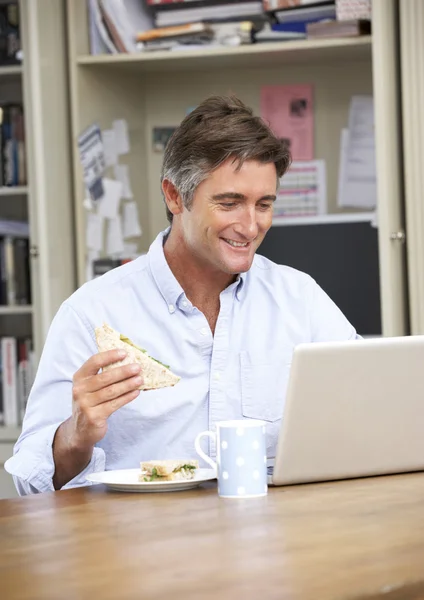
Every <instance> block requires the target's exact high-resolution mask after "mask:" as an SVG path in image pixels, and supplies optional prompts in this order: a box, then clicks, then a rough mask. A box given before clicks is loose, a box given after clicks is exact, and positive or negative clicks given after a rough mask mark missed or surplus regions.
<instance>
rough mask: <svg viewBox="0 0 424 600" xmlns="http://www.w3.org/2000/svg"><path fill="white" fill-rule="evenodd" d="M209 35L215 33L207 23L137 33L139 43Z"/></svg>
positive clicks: (159, 28)
mask: <svg viewBox="0 0 424 600" xmlns="http://www.w3.org/2000/svg"><path fill="white" fill-rule="evenodd" d="M200 33H201V34H207V35H208V36H210V37H213V31H212V30H211V28H210V27H209V26H208V25H205V23H187V24H184V25H174V26H168V27H158V28H156V29H150V30H149V31H144V32H140V33H137V36H136V39H137V42H150V41H152V40H157V39H164V38H176V37H180V36H188V35H198V34H200Z"/></svg>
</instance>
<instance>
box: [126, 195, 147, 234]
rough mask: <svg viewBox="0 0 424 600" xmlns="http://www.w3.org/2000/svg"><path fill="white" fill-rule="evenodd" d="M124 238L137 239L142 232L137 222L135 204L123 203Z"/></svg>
mask: <svg viewBox="0 0 424 600" xmlns="http://www.w3.org/2000/svg"><path fill="white" fill-rule="evenodd" d="M123 230H124V238H129V237H139V236H140V235H142V233H143V232H142V230H141V227H140V223H139V220H138V208H137V204H136V203H135V202H125V204H124V223H123Z"/></svg>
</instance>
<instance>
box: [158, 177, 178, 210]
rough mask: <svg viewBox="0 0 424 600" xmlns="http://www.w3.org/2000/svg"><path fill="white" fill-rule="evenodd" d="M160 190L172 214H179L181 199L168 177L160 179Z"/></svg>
mask: <svg viewBox="0 0 424 600" xmlns="http://www.w3.org/2000/svg"><path fill="white" fill-rule="evenodd" d="M162 192H163V195H164V196H165V201H166V204H167V206H168V208H169V210H170V211H171V213H172V214H173V215H179V214H181V213H182V212H183V201H182V199H181V196H180V194H179V192H178V190H177V188H176V187H175V185H174V184H173V183H171V182H170V181H169V179H164V180H163V181H162Z"/></svg>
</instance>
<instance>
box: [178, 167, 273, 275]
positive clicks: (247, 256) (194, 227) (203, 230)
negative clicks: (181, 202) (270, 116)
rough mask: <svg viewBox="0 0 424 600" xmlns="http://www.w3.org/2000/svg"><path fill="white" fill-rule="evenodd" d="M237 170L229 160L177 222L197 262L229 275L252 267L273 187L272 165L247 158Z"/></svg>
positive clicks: (268, 223) (267, 222) (264, 229)
mask: <svg viewBox="0 0 424 600" xmlns="http://www.w3.org/2000/svg"><path fill="white" fill-rule="evenodd" d="M236 167H237V163H233V162H232V161H231V160H228V161H226V162H225V163H223V164H222V165H221V166H220V167H218V169H216V170H215V171H213V172H212V173H211V174H210V175H209V177H208V178H207V179H206V180H205V181H203V182H202V183H201V184H200V185H199V186H198V188H197V189H196V192H195V195H194V198H193V203H192V206H191V208H190V210H187V209H186V208H184V209H183V212H182V213H181V214H180V215H179V217H180V218H179V219H178V226H179V227H181V232H182V235H183V238H184V241H185V243H186V245H187V247H188V249H189V250H190V251H191V252H192V253H193V255H194V256H195V257H196V258H197V260H198V261H199V262H201V263H203V265H204V267H205V268H209V269H211V268H212V270H215V271H220V272H223V273H226V274H229V275H236V274H238V273H243V272H246V271H248V270H249V269H250V267H251V265H252V261H253V258H254V254H255V252H256V250H257V249H258V247H259V245H260V244H261V242H262V240H263V239H264V237H265V234H266V232H267V231H268V229H269V228H270V227H271V223H272V212H273V202H274V201H275V197H276V196H275V194H276V183H277V173H276V169H275V165H274V164H273V163H269V164H262V163H259V162H257V161H253V160H250V161H246V162H244V163H243V165H242V167H241V168H240V169H239V170H237V169H236ZM175 224H176V223H175ZM173 227H174V225H173Z"/></svg>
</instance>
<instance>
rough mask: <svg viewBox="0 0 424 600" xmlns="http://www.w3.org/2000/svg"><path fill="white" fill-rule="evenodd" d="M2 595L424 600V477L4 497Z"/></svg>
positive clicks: (11, 598)
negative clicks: (236, 496)
mask: <svg viewBox="0 0 424 600" xmlns="http://www.w3.org/2000/svg"><path fill="white" fill-rule="evenodd" d="M0 598H2V600H3V599H4V600H15V599H18V598H19V599H20V600H29V599H40V600H50V599H52V600H53V599H54V600H59V599H60V600H67V599H78V600H85V599H86V598H87V599H88V598H90V599H97V598H99V599H102V600H107V599H118V598H124V599H127V598H128V599H129V598H131V599H132V598H134V599H136V598H137V599H139V598H143V599H146V598H147V599H157V600H159V599H161V600H162V599H175V600H192V599H203V598H205V599H207V600H208V599H210V598H223V599H227V598H228V599H230V598H231V599H236V600H239V599H240V600H241V599H242V598H243V600H244V599H246V598H247V599H250V598H252V599H253V598H255V599H256V598H257V599H260V600H265V599H267V598H279V599H283V600H285V599H294V600H297V599H308V600H315V599H317V600H323V599H349V600H350V599H358V598H361V599H364V600H371V599H373V600H375V599H377V598H378V599H380V598H381V599H384V600H401V599H402V600H419V599H422V598H424V474H409V475H399V476H392V477H377V478H372V479H361V480H352V481H345V482H333V483H324V484H314V485H303V486H293V487H281V488H275V489H270V490H269V494H268V496H267V497H264V498H256V499H245V500H243V499H240V500H224V499H220V498H219V497H218V495H217V493H216V488H215V485H214V484H212V485H211V484H207V485H205V486H204V487H202V488H198V489H197V490H191V491H187V492H174V493H164V494H132V493H128V494H124V493H116V492H115V493H113V492H107V491H106V490H105V488H104V487H103V486H93V487H91V488H80V489H75V490H68V491H61V492H55V493H49V494H41V495H38V496H32V497H26V498H19V499H14V500H2V501H0Z"/></svg>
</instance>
